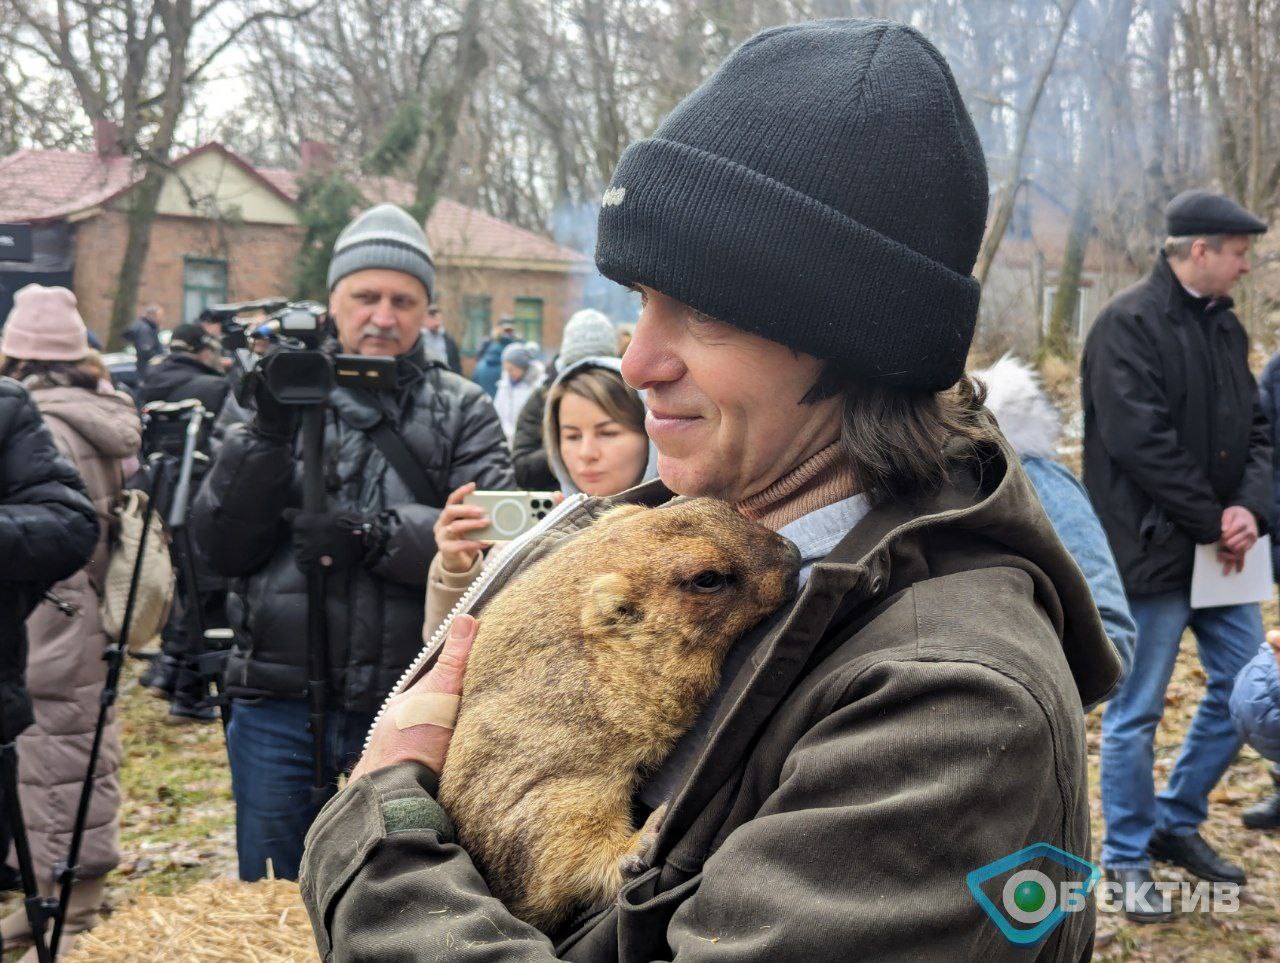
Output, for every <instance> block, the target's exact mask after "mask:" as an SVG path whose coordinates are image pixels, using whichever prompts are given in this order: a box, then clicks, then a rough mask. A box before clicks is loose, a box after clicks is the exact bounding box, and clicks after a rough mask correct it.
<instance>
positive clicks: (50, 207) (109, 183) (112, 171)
mask: <svg viewBox="0 0 1280 963" xmlns="http://www.w3.org/2000/svg"><path fill="white" fill-rule="evenodd" d="M208 150H217V151H219V152H220V153H223V154H225V155H226V156H227V157H228V158H230V159H231V160H232V161H233V162H235V163H236V164H238V165H239V166H241V167H243V168H244V169H245V170H247V171H249V172H251V173H254V174H256V175H257V176H258V177H260V178H261V179H262V181H263V182H264V183H265V184H266V186H267V187H268V188H269V189H271V190H272V191H274V192H276V193H277V194H280V195H282V196H284V197H285V198H287V199H288V200H291V201H292V200H296V199H297V196H298V175H297V172H296V171H291V170H283V169H280V168H271V167H259V168H254V167H251V166H250V165H249V164H247V163H246V162H245V161H243V160H242V159H241V158H240V157H239V156H238V155H236V154H234V153H232V152H231V151H229V150H227V149H226V148H224V147H223V146H222V145H221V144H205V145H204V146H203V147H198V148H196V150H193V151H191V152H190V153H189V154H186V155H184V156H183V157H181V158H179V159H178V160H177V161H175V166H177V165H179V164H182V163H183V162H185V161H187V160H189V159H190V158H192V157H194V156H196V155H197V154H200V153H204V152H205V151H208ZM141 176H142V174H141V172H140V171H139V170H138V169H136V168H135V167H134V166H133V164H132V161H131V160H130V159H129V158H126V157H111V158H104V157H99V156H98V155H97V154H93V153H78V152H75V151H57V150H23V151H18V152H17V153H16V154H10V155H9V156H8V157H5V158H0V221H19V222H21V221H46V220H56V219H58V218H62V217H66V216H67V215H69V214H74V213H76V212H77V211H83V210H87V209H89V208H92V207H96V206H98V205H99V204H104V203H106V202H107V201H109V200H111V199H113V198H114V197H116V196H118V195H119V194H121V193H123V192H124V191H126V190H128V189H129V188H130V187H131V186H132V185H133V184H135V183H136V182H137V181H138V180H140V179H141ZM358 186H359V188H360V190H361V192H362V193H363V194H364V196H365V197H366V198H367V199H368V200H370V201H378V202H380V201H388V202H390V203H393V204H402V205H405V206H408V205H409V204H411V203H412V202H413V185H411V184H408V183H406V182H404V181H400V180H396V179H395V178H391V177H364V178H361V179H360V181H359V184H358ZM427 238H428V240H429V241H430V244H431V250H432V251H433V252H434V253H435V254H436V255H437V256H438V257H444V258H450V257H452V258H476V259H481V260H489V261H491V260H509V261H544V262H556V263H561V264H570V265H574V266H581V267H583V268H589V267H590V265H591V259H590V258H589V257H587V256H585V255H583V254H579V253H578V252H577V251H574V250H572V249H570V248H567V247H563V246H562V245H559V244H556V243H555V242H554V241H552V240H550V239H548V238H545V237H543V236H542V235H540V234H536V233H534V232H533V231H528V230H525V229H524V228H521V227H516V226H515V225H514V224H508V223H507V222H506V221H503V220H500V219H498V218H496V217H493V216H491V215H489V214H485V213H483V212H482V211H477V210H475V209H473V208H470V207H466V206H464V205H462V204H459V203H458V202H457V201H451V200H448V199H447V198H441V199H440V200H439V201H437V202H436V206H435V208H434V209H433V210H432V211H431V216H430V217H428V218H427Z"/></svg>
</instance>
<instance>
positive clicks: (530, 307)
mask: <svg viewBox="0 0 1280 963" xmlns="http://www.w3.org/2000/svg"><path fill="white" fill-rule="evenodd" d="M515 322H516V336H517V337H518V338H520V340H521V341H532V342H534V343H535V344H537V345H538V346H539V347H541V346H542V298H516V312H515Z"/></svg>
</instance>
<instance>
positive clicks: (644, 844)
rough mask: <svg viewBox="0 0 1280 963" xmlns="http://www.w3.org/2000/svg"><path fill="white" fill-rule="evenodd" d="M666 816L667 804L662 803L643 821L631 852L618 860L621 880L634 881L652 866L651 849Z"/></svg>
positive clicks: (655, 842) (656, 840)
mask: <svg viewBox="0 0 1280 963" xmlns="http://www.w3.org/2000/svg"><path fill="white" fill-rule="evenodd" d="M666 815H667V804H666V803H663V804H662V805H661V806H659V807H658V808H657V809H655V810H654V811H653V812H651V813H650V814H649V818H648V819H646V820H645V821H644V826H643V827H641V829H640V832H639V833H637V834H636V841H635V844H634V845H633V846H632V847H631V852H629V853H627V855H625V856H623V857H622V859H620V860H618V869H619V870H620V871H621V872H622V878H623V879H635V878H636V877H637V876H639V875H640V874H641V873H643V872H644V871H645V870H647V869H648V868H649V867H650V866H652V865H653V847H654V846H655V845H656V844H657V842H658V830H659V829H660V828H662V820H663V819H665V818H666Z"/></svg>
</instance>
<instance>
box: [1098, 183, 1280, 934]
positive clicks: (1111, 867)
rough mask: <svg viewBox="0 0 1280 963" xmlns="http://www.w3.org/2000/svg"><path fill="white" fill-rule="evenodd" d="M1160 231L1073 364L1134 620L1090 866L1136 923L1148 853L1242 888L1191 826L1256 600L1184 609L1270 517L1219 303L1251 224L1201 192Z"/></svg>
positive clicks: (1101, 509)
mask: <svg viewBox="0 0 1280 963" xmlns="http://www.w3.org/2000/svg"><path fill="white" fill-rule="evenodd" d="M1166 219H1167V222H1168V233H1169V237H1168V239H1167V240H1166V242H1165V245H1164V251H1163V252H1162V253H1161V255H1160V257H1159V260H1158V261H1157V262H1156V265H1155V267H1154V268H1153V269H1152V271H1151V274H1150V275H1149V276H1148V277H1147V278H1146V279H1145V280H1144V281H1141V282H1140V283H1138V284H1136V285H1134V286H1133V287H1130V288H1128V289H1127V290H1125V291H1122V292H1120V293H1119V294H1117V295H1116V296H1115V297H1113V298H1112V299H1111V300H1110V301H1108V302H1107V304H1106V305H1105V306H1104V307H1103V309H1102V312H1101V314H1099V316H1098V319H1097V321H1096V322H1095V323H1094V326H1093V328H1092V330H1091V331H1090V332H1089V336H1088V339H1087V340H1086V342H1085V347H1084V354H1083V357H1082V360H1081V391H1082V399H1083V403H1084V481H1085V486H1086V488H1087V489H1088V491H1089V496H1090V498H1091V499H1092V500H1093V504H1094V506H1095V508H1097V510H1098V515H1099V517H1100V518H1101V519H1102V524H1103V527H1104V528H1105V529H1106V532H1107V538H1108V539H1109V540H1110V542H1111V548H1112V550H1113V551H1114V553H1115V557H1116V562H1117V564H1118V565H1119V568H1120V574H1121V576H1122V578H1123V579H1124V586H1125V591H1126V593H1127V594H1128V596H1129V604H1130V608H1131V610H1132V613H1133V617H1134V621H1135V622H1137V625H1138V640H1137V645H1136V648H1135V651H1134V659H1133V670H1132V672H1131V673H1130V674H1129V676H1128V678H1126V679H1125V682H1124V684H1123V686H1122V687H1121V689H1120V691H1119V692H1118V693H1117V694H1116V696H1115V698H1113V699H1112V701H1111V702H1110V704H1109V705H1108V706H1107V709H1106V712H1105V714H1104V716H1103V721H1102V808H1103V816H1104V818H1105V820H1106V834H1105V836H1104V837H1103V843H1102V862H1103V865H1104V866H1105V867H1106V869H1107V872H1108V873H1109V874H1111V875H1112V877H1113V878H1114V879H1116V880H1118V881H1120V882H1121V883H1122V884H1124V885H1125V890H1124V892H1125V911H1126V914H1127V915H1128V916H1129V918H1130V919H1133V920H1135V921H1141V922H1149V921H1155V920H1160V919H1165V918H1167V916H1168V912H1167V911H1165V910H1164V908H1163V907H1162V906H1159V905H1157V904H1156V903H1155V902H1154V901H1148V900H1146V899H1145V898H1143V897H1140V896H1138V895H1137V894H1138V893H1139V892H1141V886H1142V884H1144V883H1145V882H1147V881H1149V880H1150V879H1151V870H1150V866H1151V860H1152V859H1153V858H1156V859H1161V860H1165V861H1168V862H1172V863H1174V864H1176V865H1178V866H1181V867H1183V868H1184V869H1186V870H1188V871H1189V872H1191V873H1193V874H1195V875H1197V876H1199V877H1200V878H1202V879H1206V880H1212V881H1222V882H1234V883H1243V882H1244V879H1245V877H1244V873H1243V872H1242V871H1241V870H1240V869H1239V868H1238V867H1237V866H1235V865H1233V864H1231V863H1230V862H1228V861H1227V860H1225V859H1223V858H1222V857H1220V856H1219V855H1218V854H1217V853H1216V852H1214V850H1213V849H1212V848H1211V847H1210V846H1209V844H1208V843H1207V842H1205V841H1204V839H1203V837H1201V836H1200V834H1199V826H1200V824H1201V823H1202V822H1203V821H1204V820H1205V818H1206V815H1207V813H1208V799H1209V793H1210V791H1211V790H1212V789H1213V787H1214V786H1215V785H1216V784H1217V782H1218V780H1219V779H1220V778H1221V777H1222V774H1223V772H1225V771H1226V768H1227V766H1228V765H1229V764H1230V762H1231V760H1232V759H1234V758H1235V755H1236V752H1237V751H1238V750H1239V748H1240V739H1239V736H1238V734H1237V733H1236V732H1235V730H1234V728H1233V726H1232V724H1231V719H1230V716H1229V713H1228V707H1227V703H1228V699H1229V697H1230V693H1231V685H1232V683H1233V682H1234V680H1235V677H1236V674H1237V673H1238V672H1239V671H1240V669H1241V668H1242V667H1243V666H1244V665H1245V663H1247V662H1248V661H1249V659H1250V658H1251V657H1252V655H1253V653H1254V652H1255V651H1256V650H1257V647H1258V644H1259V642H1260V641H1261V639H1262V615H1261V612H1260V610H1259V607H1258V606H1257V605H1256V604H1253V605H1234V606H1222V607H1217V608H1202V609H1192V608H1191V604H1190V586H1191V573H1192V560H1193V556H1194V553H1195V548H1196V546H1197V545H1216V546H1217V547H1218V558H1219V560H1220V561H1221V562H1222V564H1223V565H1224V567H1230V568H1238V567H1240V566H1242V565H1243V560H1244V555H1245V553H1246V552H1248V551H1249V549H1250V548H1252V546H1253V544H1254V543H1255V542H1256V541H1257V538H1258V536H1259V534H1260V533H1265V532H1267V531H1269V530H1270V526H1271V516H1272V484H1273V481H1272V464H1271V452H1272V443H1271V428H1270V425H1269V424H1268V422H1267V418H1266V415H1265V414H1264V413H1263V410H1262V406H1261V404H1260V402H1259V398H1258V388H1257V385H1256V383H1255V382H1254V379H1253V375H1252V373H1251V372H1250V370H1249V340H1248V336H1247V335H1246V334H1245V331H1244V328H1243V327H1241V325H1240V322H1239V321H1237V320H1236V316H1235V315H1234V314H1233V313H1232V311H1231V306H1232V302H1231V299H1230V297H1228V293H1229V292H1230V291H1231V289H1232V287H1233V286H1234V285H1235V283H1236V282H1237V281H1238V280H1239V279H1240V278H1241V277H1242V276H1244V274H1246V273H1247V272H1248V270H1249V248H1250V244H1251V240H1252V235H1254V234H1258V233H1260V232H1262V231H1265V230H1266V225H1265V224H1263V223H1262V221H1260V220H1258V219H1257V218H1256V217H1254V216H1253V215H1252V214H1250V213H1248V212H1247V211H1245V210H1244V209H1243V208H1241V207H1239V206H1238V205H1237V204H1235V203H1234V202H1232V201H1230V200H1228V199H1227V198H1225V197H1221V196H1218V195H1213V194H1209V193H1208V192H1205V191H1188V192H1186V193H1184V194H1180V195H1178V197H1176V198H1174V199H1173V200H1172V201H1171V202H1170V203H1169V206H1168V208H1167V209H1166ZM1188 627H1190V628H1191V629H1192V630H1193V631H1194V633H1195V635H1196V642H1197V645H1198V647H1199V651H1200V661H1201V663H1202V664H1203V665H1204V668H1205V672H1206V674H1207V675H1208V682H1207V685H1206V691H1205V695H1204V698H1203V699H1202V701H1201V703H1200V707H1199V709H1198V710H1197V712H1196V716H1195V719H1194V720H1193V721H1192V723H1191V728H1190V729H1189V730H1188V732H1187V735H1186V739H1185V741H1184V742H1183V745H1182V751H1181V753H1180V755H1179V757H1178V761H1177V762H1176V764H1175V765H1174V768H1173V771H1172V773H1170V775H1169V781H1168V785H1167V786H1166V788H1165V789H1164V790H1163V791H1162V792H1161V793H1160V794H1159V795H1156V792H1155V785H1154V774H1153V765H1154V755H1153V751H1154V750H1153V741H1154V738H1155V731H1156V726H1157V725H1158V723H1159V721H1160V717H1161V715H1162V713H1163V710H1164V698H1165V689H1166V688H1167V686H1168V684H1169V679H1170V676H1171V675H1172V673H1173V667H1174V662H1175V660H1176V658H1177V654H1178V644H1179V640H1180V639H1181V637H1182V633H1183V631H1184V630H1185V629H1187V628H1188Z"/></svg>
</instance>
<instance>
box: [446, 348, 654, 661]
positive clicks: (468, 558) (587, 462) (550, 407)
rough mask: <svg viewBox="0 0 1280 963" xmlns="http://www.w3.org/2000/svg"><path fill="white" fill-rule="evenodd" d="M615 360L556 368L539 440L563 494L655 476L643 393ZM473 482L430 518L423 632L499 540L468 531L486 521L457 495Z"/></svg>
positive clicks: (612, 491) (465, 491)
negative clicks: (432, 551)
mask: <svg viewBox="0 0 1280 963" xmlns="http://www.w3.org/2000/svg"><path fill="white" fill-rule="evenodd" d="M621 367H622V361H621V360H620V359H618V358H586V359H584V360H582V361H579V362H577V363H575V364H574V365H572V366H571V367H569V368H567V369H566V370H565V371H563V372H561V374H560V375H559V376H558V377H557V378H556V380H555V383H554V384H552V386H551V390H550V392H548V394H547V409H546V416H545V420H544V422H543V444H544V445H545V446H546V450H547V463H548V464H549V466H550V467H551V470H552V472H553V473H554V474H555V476H556V479H557V480H558V481H559V483H560V490H561V492H563V493H564V494H565V495H574V494H577V493H578V492H583V493H584V494H587V495H593V496H609V495H617V494H618V493H619V492H624V491H626V490H627V489H628V488H632V487H634V486H635V485H638V484H640V483H641V482H642V481H648V480H649V479H651V478H656V477H657V474H658V470H657V452H656V450H655V449H654V448H653V446H652V444H651V443H650V441H649V438H648V436H647V435H646V434H645V432H644V414H645V408H644V400H643V399H642V398H641V396H640V394H639V392H637V391H636V390H635V389H634V388H631V387H630V386H628V385H627V383H626V382H625V381H623V380H622V374H621ZM475 489H476V486H475V484H474V483H469V484H466V485H463V486H462V487H461V488H459V489H457V490H456V491H454V492H453V494H451V495H450V496H449V498H448V501H446V502H445V507H444V509H443V511H441V512H440V518H439V519H438V520H437V521H436V524H435V536H436V556H435V558H434V559H433V560H432V562H431V568H430V569H429V571H428V575H427V612H426V619H425V621H424V624H423V637H424V638H427V639H429V638H430V637H431V635H432V633H434V632H435V630H436V627H437V626H438V625H439V624H440V622H442V621H443V620H444V618H445V616H446V615H448V613H449V610H450V609H451V608H453V606H454V604H455V603H456V602H457V601H458V599H459V598H461V596H462V593H463V592H465V591H466V589H467V586H469V585H470V584H471V583H472V582H473V581H474V580H475V578H476V576H477V575H479V574H480V569H481V568H482V566H483V556H484V553H485V552H486V551H487V550H488V549H489V548H491V547H492V546H493V545H494V544H501V543H493V542H487V541H480V540H477V539H475V538H474V537H473V534H474V533H475V532H478V531H481V530H482V529H485V528H487V527H488V525H489V518H488V516H487V515H486V514H485V510H484V508H483V507H482V506H480V505H467V504H464V503H463V501H462V500H463V499H464V498H465V497H466V496H467V495H469V494H471V493H472V492H473V491H475Z"/></svg>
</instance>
